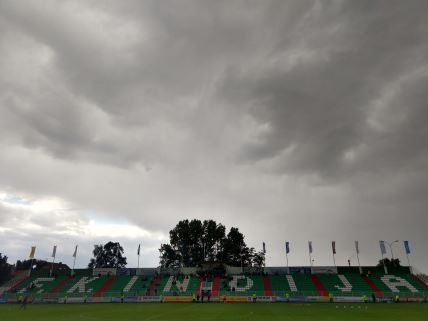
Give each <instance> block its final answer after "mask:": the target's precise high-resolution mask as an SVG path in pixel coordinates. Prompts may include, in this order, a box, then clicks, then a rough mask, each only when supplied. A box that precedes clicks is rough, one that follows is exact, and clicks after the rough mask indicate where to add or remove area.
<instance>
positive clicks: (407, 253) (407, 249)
mask: <svg viewBox="0 0 428 321" xmlns="http://www.w3.org/2000/svg"><path fill="white" fill-rule="evenodd" d="M404 251H405V252H406V255H409V254H410V246H409V241H404Z"/></svg>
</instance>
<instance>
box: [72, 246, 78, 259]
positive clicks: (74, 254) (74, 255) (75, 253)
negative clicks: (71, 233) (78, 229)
mask: <svg viewBox="0 0 428 321" xmlns="http://www.w3.org/2000/svg"><path fill="white" fill-rule="evenodd" d="M76 256H77V245H76V248H75V249H74V253H73V257H76Z"/></svg>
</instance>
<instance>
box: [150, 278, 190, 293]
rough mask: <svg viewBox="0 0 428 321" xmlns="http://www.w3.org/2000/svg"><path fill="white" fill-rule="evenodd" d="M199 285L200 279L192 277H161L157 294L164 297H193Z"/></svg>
mask: <svg viewBox="0 0 428 321" xmlns="http://www.w3.org/2000/svg"><path fill="white" fill-rule="evenodd" d="M198 284H199V277H197V276H190V275H186V276H184V275H181V276H177V277H176V276H172V275H171V276H169V277H161V278H160V280H159V283H158V284H157V287H156V293H158V294H161V293H162V294H163V295H174V294H179V295H193V294H194V293H195V292H196V288H197V286H198Z"/></svg>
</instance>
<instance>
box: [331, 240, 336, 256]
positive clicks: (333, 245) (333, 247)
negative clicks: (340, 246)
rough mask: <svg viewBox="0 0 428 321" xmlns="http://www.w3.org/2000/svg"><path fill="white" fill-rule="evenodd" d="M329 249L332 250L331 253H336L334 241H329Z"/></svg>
mask: <svg viewBox="0 0 428 321" xmlns="http://www.w3.org/2000/svg"><path fill="white" fill-rule="evenodd" d="M331 249H332V250H333V254H336V241H332V242H331Z"/></svg>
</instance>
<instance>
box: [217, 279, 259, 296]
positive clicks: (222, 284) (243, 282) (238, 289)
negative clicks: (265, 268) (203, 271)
mask: <svg viewBox="0 0 428 321" xmlns="http://www.w3.org/2000/svg"><path fill="white" fill-rule="evenodd" d="M219 291H220V294H227V295H244V296H246V295H253V293H256V294H257V295H265V287H264V284H263V278H262V276H260V275H251V276H246V275H234V276H232V278H231V279H230V280H226V279H221V280H220V281H219Z"/></svg>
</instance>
